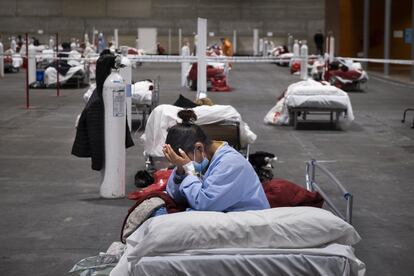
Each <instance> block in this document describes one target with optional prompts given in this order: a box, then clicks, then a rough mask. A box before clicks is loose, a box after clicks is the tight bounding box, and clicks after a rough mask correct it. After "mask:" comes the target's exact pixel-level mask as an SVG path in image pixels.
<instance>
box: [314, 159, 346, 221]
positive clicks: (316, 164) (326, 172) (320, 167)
mask: <svg viewBox="0 0 414 276" xmlns="http://www.w3.org/2000/svg"><path fill="white" fill-rule="evenodd" d="M317 169H318V171H320V172H322V173H323V174H324V175H325V176H327V177H328V178H329V180H330V181H331V183H332V184H333V185H334V186H336V187H337V188H338V189H339V191H340V192H341V193H342V195H343V197H344V199H345V201H346V213H345V214H343V212H341V211H340V210H339V209H338V208H337V207H336V206H335V204H334V203H333V201H332V200H331V199H330V198H329V196H328V195H327V194H326V193H325V192H324V190H323V189H322V188H321V187H320V186H319V184H318V183H317V182H316V171H317ZM306 189H307V190H308V191H311V192H313V191H317V192H319V193H320V194H321V195H322V197H323V198H324V200H325V202H326V205H327V206H328V208H329V209H330V210H331V211H332V212H333V213H334V214H335V215H337V216H338V217H340V218H342V219H343V220H345V221H346V222H348V223H349V224H352V207H353V198H354V197H353V195H352V194H351V193H350V192H349V191H348V190H347V189H346V188H345V187H344V186H343V185H342V184H341V182H339V180H338V179H337V178H336V177H335V176H334V175H333V174H332V173H331V172H330V171H329V170H328V169H327V168H325V167H324V166H323V165H322V164H320V163H319V162H318V161H316V160H315V159H312V160H310V161H308V162H307V163H306Z"/></svg>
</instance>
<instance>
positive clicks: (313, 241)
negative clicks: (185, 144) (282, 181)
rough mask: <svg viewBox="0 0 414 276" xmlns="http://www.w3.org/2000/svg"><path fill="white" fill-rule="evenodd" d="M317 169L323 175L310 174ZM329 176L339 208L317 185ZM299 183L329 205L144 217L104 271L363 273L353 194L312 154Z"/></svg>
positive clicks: (114, 274) (115, 273)
mask: <svg viewBox="0 0 414 276" xmlns="http://www.w3.org/2000/svg"><path fill="white" fill-rule="evenodd" d="M320 174H323V175H324V176H326V177H327V179H328V180H329V181H327V182H326V183H325V182H324V183H322V182H323V181H322V182H321V181H320V180H319V179H318V180H317V179H316V176H317V175H318V176H319V175H320ZM321 179H325V178H321ZM328 183H330V184H333V186H332V187H330V188H338V189H339V191H340V193H341V196H342V197H343V198H344V200H345V201H346V212H345V214H344V213H342V212H341V211H340V210H339V209H340V207H338V206H336V205H335V202H334V201H333V200H331V199H330V197H329V196H328V195H327V193H325V192H324V189H322V185H323V184H325V185H326V184H328ZM306 185H307V189H309V190H317V191H319V192H320V193H321V195H322V196H323V197H324V199H325V202H326V204H327V208H329V209H331V210H332V212H330V211H328V210H324V209H320V208H314V207H282V208H273V209H268V210H261V211H245V212H230V213H221V212H196V211H193V212H183V213H175V214H170V215H168V216H159V217H155V218H151V219H149V220H147V221H146V222H145V223H144V224H142V225H141V226H140V227H139V228H138V229H137V230H136V231H135V232H134V233H133V234H132V235H131V236H130V237H129V238H128V239H127V248H126V251H125V253H124V255H123V256H122V257H121V259H120V261H119V263H118V264H117V266H116V267H115V268H114V270H113V271H112V273H111V276H121V275H140V276H142V275H202V276H203V275H206V276H207V275H343V276H345V275H358V276H362V275H364V274H365V264H364V263H363V262H362V261H360V260H359V259H358V258H357V257H356V256H355V254H354V250H353V245H355V244H356V243H357V242H359V241H360V239H361V238H360V236H359V235H358V233H357V232H356V230H355V229H354V227H353V226H352V225H351V222H352V200H353V196H352V194H351V193H350V192H349V191H348V190H347V189H346V188H345V187H344V186H343V185H342V184H341V183H340V182H339V181H338V179H336V177H335V176H334V175H333V174H332V173H331V172H329V170H328V169H327V168H326V167H324V166H323V165H321V164H320V163H319V162H317V161H315V160H311V161H309V162H307V165H306Z"/></svg>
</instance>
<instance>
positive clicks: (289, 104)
mask: <svg viewBox="0 0 414 276" xmlns="http://www.w3.org/2000/svg"><path fill="white" fill-rule="evenodd" d="M311 113H317V114H320V113H323V114H330V122H331V123H333V115H334V114H336V118H335V126H336V125H337V124H338V121H339V116H340V115H342V116H344V117H345V118H346V119H347V121H348V122H351V121H353V120H354V114H353V110H352V105H351V101H350V99H349V96H348V94H347V93H346V92H344V91H342V90H341V89H339V88H337V87H335V86H332V85H329V84H322V83H320V82H317V81H314V80H311V79H308V80H305V81H299V82H296V83H293V84H291V85H289V87H288V89H287V90H286V91H285V93H284V95H283V97H282V98H281V99H279V100H278V102H277V103H276V105H275V106H274V107H272V108H271V109H270V111H269V112H268V113H267V114H266V116H265V117H264V122H265V123H267V124H274V125H293V126H295V127H296V126H297V122H298V116H299V115H302V117H303V119H304V120H306V118H307V115H309V114H311Z"/></svg>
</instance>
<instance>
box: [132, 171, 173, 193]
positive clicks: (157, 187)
mask: <svg viewBox="0 0 414 276" xmlns="http://www.w3.org/2000/svg"><path fill="white" fill-rule="evenodd" d="M171 173H172V170H159V171H156V172H155V173H154V174H153V175H152V176H153V177H154V183H153V184H151V185H149V186H148V187H146V188H144V189H142V190H139V191H135V192H132V193H130V194H129V195H128V199H131V200H140V198H145V197H146V196H147V195H148V194H150V193H152V192H156V191H165V189H166V188H167V182H168V178H169V177H170V175H171Z"/></svg>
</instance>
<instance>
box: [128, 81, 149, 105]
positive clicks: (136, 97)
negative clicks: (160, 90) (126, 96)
mask: <svg viewBox="0 0 414 276" xmlns="http://www.w3.org/2000/svg"><path fill="white" fill-rule="evenodd" d="M153 85H154V83H153V82H151V81H146V80H145V81H139V82H136V83H134V84H133V85H131V91H132V103H133V104H145V105H151V103H152V90H150V86H153Z"/></svg>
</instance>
